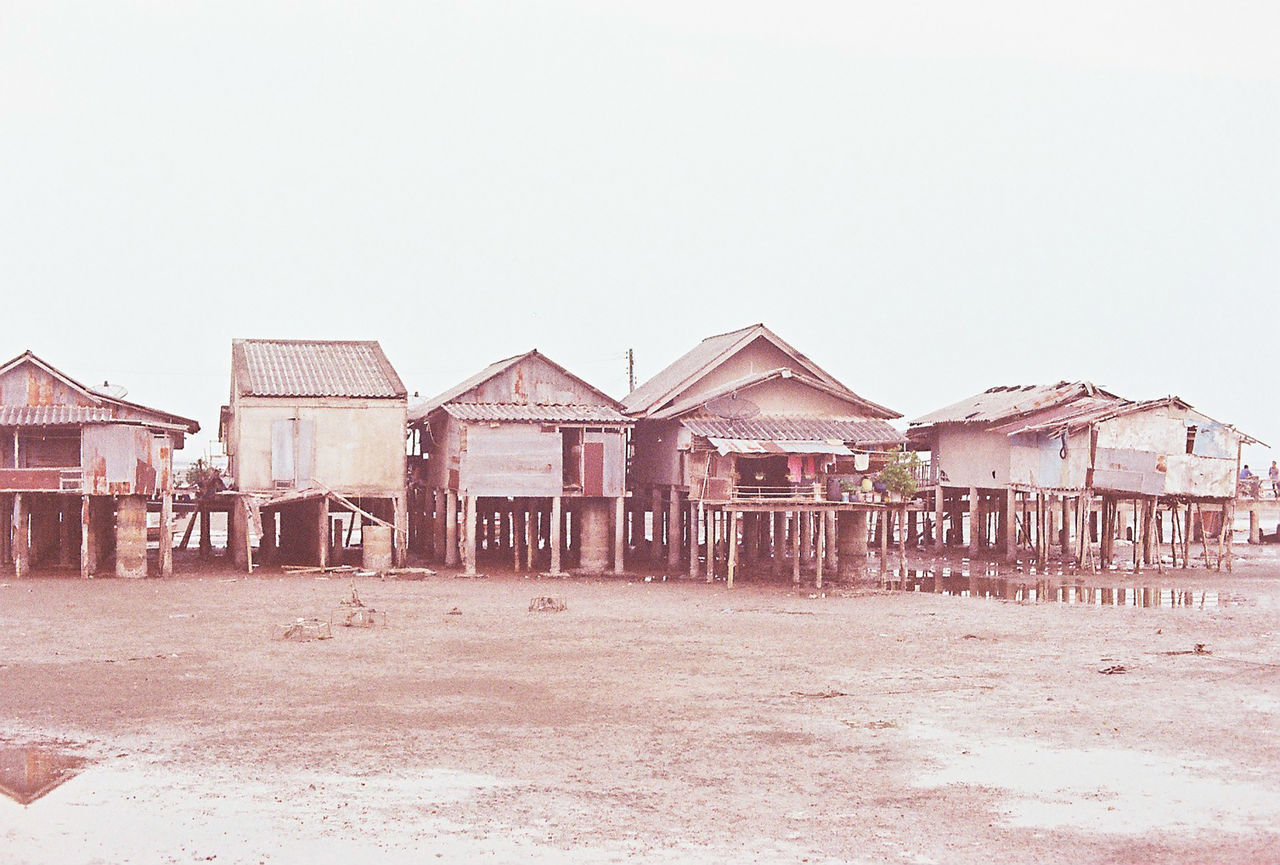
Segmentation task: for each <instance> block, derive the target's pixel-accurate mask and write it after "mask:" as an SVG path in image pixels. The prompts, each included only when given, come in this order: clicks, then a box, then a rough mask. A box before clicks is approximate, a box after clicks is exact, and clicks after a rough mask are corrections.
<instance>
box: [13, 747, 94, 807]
mask: <svg viewBox="0 0 1280 865" xmlns="http://www.w3.org/2000/svg"><path fill="white" fill-rule="evenodd" d="M87 763H88V760H86V759H85V758H84V757H81V756H79V755H78V754H75V753H73V752H71V751H69V750H67V749H66V748H64V747H63V746H61V745H58V744H56V743H42V744H16V743H13V742H7V741H3V740H0V793H3V794H4V795H5V796H8V797H9V798H10V799H12V800H13V801H15V802H17V803H18V804H19V805H24V806H25V805H30V804H31V803H32V802H35V801H36V800H38V799H41V798H43V797H44V796H47V795H49V794H50V793H52V792H53V791H54V790H55V789H57V788H58V787H60V786H62V785H63V784H65V783H66V782H67V781H70V780H71V779H72V778H74V777H75V776H76V775H77V774H79V773H80V771H81V769H83V768H84V767H85V765H87Z"/></svg>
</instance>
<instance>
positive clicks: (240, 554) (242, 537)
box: [227, 498, 329, 571]
mask: <svg viewBox="0 0 1280 865" xmlns="http://www.w3.org/2000/svg"><path fill="white" fill-rule="evenodd" d="M322 501H323V500H322ZM325 519H326V522H325V523H322V525H321V528H320V543H321V545H322V546H323V547H324V548H325V549H327V548H328V546H329V526H328V523H327V519H328V515H327V514H326V517H325ZM227 552H228V553H230V558H231V563H232V564H233V565H235V567H236V568H237V569H239V570H242V571H244V570H248V568H249V512H248V510H247V509H246V508H245V506H244V503H243V502H242V501H240V499H239V498H236V499H233V500H232V501H231V509H230V510H229V511H228V512H227ZM324 563H325V560H324V559H321V560H320V565H321V567H323V566H324Z"/></svg>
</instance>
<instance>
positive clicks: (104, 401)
mask: <svg viewBox="0 0 1280 865" xmlns="http://www.w3.org/2000/svg"><path fill="white" fill-rule="evenodd" d="M21 363H30V364H32V365H33V366H36V367H38V368H40V369H42V370H44V371H45V372H46V373H48V374H49V375H51V376H53V377H54V378H56V379H58V380H59V381H61V382H62V383H63V384H65V385H66V386H67V387H69V388H71V389H72V390H75V391H77V392H79V393H80V394H81V395H82V396H84V397H86V398H87V399H88V400H89V401H90V402H92V403H93V404H94V405H95V406H101V407H102V409H101V410H102V411H105V412H106V413H107V416H106V417H105V418H101V420H93V421H91V420H67V421H53V422H47V421H43V420H41V421H39V422H38V423H37V422H35V421H34V420H33V421H32V422H31V423H30V425H32V426H38V425H46V426H47V425H51V424H61V423H69V424H70V423H92V422H102V421H105V420H123V419H121V418H118V417H117V416H116V413H115V411H114V409H113V408H112V407H113V406H118V407H120V408H125V409H129V410H131V411H137V412H142V413H144V414H150V415H154V416H155V417H156V419H157V420H158V421H159V422H160V423H164V424H172V425H173V426H176V427H182V428H183V429H185V430H186V431H187V432H189V433H191V434H192V435H194V434H195V433H198V432H200V422H199V421H196V420H193V419H191V418H189V417H183V416H182V415H177V414H173V413H172V412H167V411H161V410H160V409H158V408H152V407H151V406H147V405H143V404H142V403H137V402H132V401H130V400H127V399H122V398H120V397H117V396H111V395H110V394H108V393H103V392H102V391H100V390H95V389H94V388H91V387H88V386H86V385H84V384H81V383H80V382H78V381H76V380H75V379H74V378H72V377H71V376H69V375H67V374H66V373H65V372H62V371H61V370H59V369H57V368H55V367H54V366H52V365H51V364H49V363H47V362H45V361H44V360H42V359H40V358H39V357H38V356H37V355H36V354H35V353H34V352H32V351H31V350H30V349H27V350H26V351H24V352H23V353H22V354H20V355H18V356H17V357H15V358H13V359H11V360H9V361H7V362H6V363H3V364H0V374H3V373H6V372H8V371H9V370H11V369H13V368H14V367H16V366H18V365H19V364H21ZM10 408H18V407H16V406H10ZM27 408H36V407H27ZM40 408H71V407H70V406H43V407H40ZM56 414H57V413H56V412H55V413H54V414H52V415H49V416H50V417H52V416H55V415H56ZM27 417H28V418H30V419H34V418H38V417H42V415H41V414H40V413H39V412H35V413H32V414H29V415H27ZM94 417H95V419H97V418H98V416H97V415H95V416H94ZM14 425H17V422H16V421H15V422H14Z"/></svg>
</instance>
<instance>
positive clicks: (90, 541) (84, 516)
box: [80, 496, 172, 580]
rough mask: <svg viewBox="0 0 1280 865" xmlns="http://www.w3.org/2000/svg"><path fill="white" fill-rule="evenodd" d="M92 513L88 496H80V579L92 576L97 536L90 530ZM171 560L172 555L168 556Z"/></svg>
mask: <svg viewBox="0 0 1280 865" xmlns="http://www.w3.org/2000/svg"><path fill="white" fill-rule="evenodd" d="M92 514H93V509H92V508H91V507H90V506H89V497H88V496H81V497H80V576H81V578H82V579H86V580H87V579H89V578H90V577H92V576H93V572H94V570H95V566H96V564H97V563H96V562H95V561H94V553H95V547H96V546H97V538H95V537H94V534H93V531H92V525H91V521H92ZM170 560H171V561H172V556H171V557H170Z"/></svg>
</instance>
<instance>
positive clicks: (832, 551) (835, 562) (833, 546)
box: [822, 511, 840, 574]
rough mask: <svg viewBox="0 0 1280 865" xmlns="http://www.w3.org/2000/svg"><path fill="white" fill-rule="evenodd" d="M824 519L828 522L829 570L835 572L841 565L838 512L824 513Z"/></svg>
mask: <svg viewBox="0 0 1280 865" xmlns="http://www.w3.org/2000/svg"><path fill="white" fill-rule="evenodd" d="M822 520H823V522H824V523H826V531H827V544H826V546H827V570H828V571H830V572H831V573H833V574H834V573H835V572H836V568H837V567H838V566H839V546H840V544H839V543H838V537H839V529H837V528H836V512H835V511H827V512H826V513H824V514H823V515H822Z"/></svg>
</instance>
